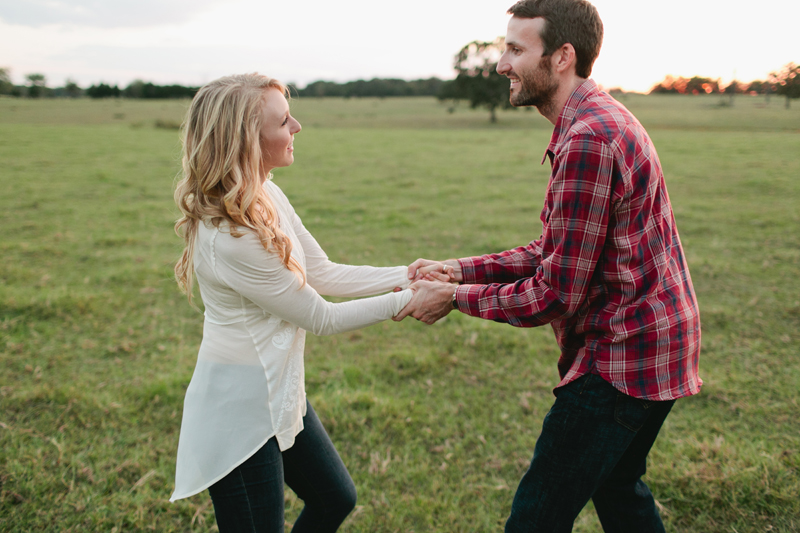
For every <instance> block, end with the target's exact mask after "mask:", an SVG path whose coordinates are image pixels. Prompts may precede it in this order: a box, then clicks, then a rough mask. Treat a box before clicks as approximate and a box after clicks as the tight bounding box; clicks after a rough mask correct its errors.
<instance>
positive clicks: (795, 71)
mask: <svg viewBox="0 0 800 533" xmlns="http://www.w3.org/2000/svg"><path fill="white" fill-rule="evenodd" d="M769 81H770V82H771V83H774V84H775V89H776V90H775V92H776V93H777V94H780V95H783V96H785V97H786V109H789V101H790V100H791V99H792V98H800V65H795V64H794V63H788V64H786V65H784V67H783V68H782V69H781V70H780V71H778V72H771V73H770V75H769Z"/></svg>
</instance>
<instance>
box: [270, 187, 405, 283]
mask: <svg viewBox="0 0 800 533" xmlns="http://www.w3.org/2000/svg"><path fill="white" fill-rule="evenodd" d="M267 187H268V193H269V194H270V195H271V197H272V198H273V201H276V202H278V203H280V204H281V206H282V207H283V211H284V212H285V213H287V214H288V218H289V219H290V223H291V224H292V229H294V232H295V234H296V235H297V238H298V240H299V241H300V243H299V244H300V246H302V248H303V252H304V254H305V258H306V276H307V279H308V284H309V285H311V286H312V287H314V289H315V290H316V291H317V292H319V293H320V294H325V295H327V296H345V297H349V298H355V297H359V296H372V295H373V294H381V293H384V292H388V291H391V290H393V289H395V288H396V287H400V288H401V289H405V288H407V287H408V285H409V282H410V280H409V279H408V278H407V276H406V272H407V268H406V267H404V266H399V267H373V266H354V265H341V264H339V263H334V262H332V261H331V260H330V259H328V256H327V254H326V253H325V252H324V251H323V249H322V247H321V246H320V245H319V243H317V240H316V239H315V238H314V236H313V235H311V232H309V231H308V230H307V229H306V227H305V226H304V225H303V221H302V220H301V219H300V217H299V216H298V214H297V213H296V212H295V210H294V207H293V206H292V204H291V202H289V199H288V198H286V195H285V194H283V191H281V189H280V187H278V186H277V185H276V184H275V183H273V182H272V181H269V182H267Z"/></svg>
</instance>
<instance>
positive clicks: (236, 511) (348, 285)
mask: <svg viewBox="0 0 800 533" xmlns="http://www.w3.org/2000/svg"><path fill="white" fill-rule="evenodd" d="M287 97H288V95H287V92H286V88H285V87H284V86H283V85H281V84H280V83H279V82H277V81H276V80H273V79H270V78H268V77H266V76H261V75H258V74H247V75H240V76H229V77H225V78H221V79H219V80H216V81H213V82H211V83H209V84H208V85H206V86H204V87H202V88H201V89H200V90H199V91H198V93H197V95H196V96H195V97H194V100H193V101H192V104H191V107H190V108H189V111H188V114H187V118H186V122H185V125H184V129H185V131H184V142H183V179H182V180H181V181H180V182H179V183H178V185H177V188H176V191H175V201H176V202H177V204H178V206H179V208H180V210H181V212H182V213H183V216H182V218H181V219H180V220H179V221H178V222H177V223H176V225H175V227H176V231H178V233H179V234H182V235H183V237H184V239H185V240H186V249H185V250H184V253H183V256H182V257H181V259H180V261H178V264H177V265H176V266H175V275H176V278H177V281H178V284H179V286H180V287H181V288H182V289H183V290H184V291H185V292H186V294H187V295H188V297H189V300H190V301H191V294H192V284H193V277H194V275H196V277H197V281H198V285H199V286H200V294H201V296H202V299H203V303H204V304H205V322H204V325H203V341H202V344H201V345H200V351H199V354H198V360H197V366H196V368H195V371H194V375H193V376H192V381H191V383H190V384H189V388H188V389H187V391H186V400H185V402H184V408H183V422H182V424H181V435H180V442H179V444H178V459H177V468H176V474H175V492H174V493H173V495H172V497H171V498H170V500H171V501H175V500H177V499H180V498H185V497H187V496H191V495H193V494H197V493H198V492H200V491H202V490H204V489H209V492H210V494H211V499H212V501H213V503H214V512H215V514H216V517H217V523H218V526H219V530H220V531H221V532H222V533H225V532H229V531H232V532H242V531H247V532H251V531H252V532H256V531H259V532H260V531H269V532H275V531H283V525H284V517H283V512H284V499H283V484H284V481H285V482H286V484H287V485H289V487H290V488H292V490H294V491H295V492H296V493H297V495H298V496H299V497H300V498H301V499H302V500H303V501H304V503H305V508H304V509H303V511H302V513H301V514H300V517H299V518H298V519H297V521H296V522H295V524H294V528H293V529H292V531H293V532H294V533H300V532H303V531H315V532H323V531H336V529H337V528H338V526H339V525H340V524H341V522H342V521H343V520H344V519H345V517H346V516H347V515H348V514H349V512H350V511H351V510H352V509H353V507H354V506H355V498H356V495H355V486H354V485H353V481H352V479H351V478H350V475H349V473H348V472H347V469H346V468H345V466H344V464H343V463H342V460H341V459H340V457H339V455H338V453H337V452H336V449H335V448H334V447H333V444H332V443H331V441H330V438H329V437H328V435H327V433H326V432H325V429H324V428H323V427H322V425H321V424H320V422H319V419H318V418H317V416H316V414H315V413H314V410H313V409H312V407H311V405H310V404H308V402H307V400H306V397H305V390H304V383H303V382H304V378H303V375H304V372H303V346H304V342H305V330H309V331H311V332H313V333H314V334H316V335H330V334H333V333H339V332H343V331H348V330H352V329H356V328H361V327H364V326H368V325H370V324H375V323H377V322H380V321H382V320H386V319H389V318H392V317H393V316H394V315H396V314H397V313H398V312H399V311H400V310H401V309H402V308H403V307H404V306H405V305H406V304H407V303H408V301H409V300H410V299H411V290H408V289H407V290H403V291H399V292H393V293H389V294H385V295H383V296H377V297H374V298H366V299H362V300H355V301H350V302H345V303H337V304H334V303H330V302H327V301H326V300H324V299H323V298H322V297H321V296H320V295H319V294H327V295H331V296H350V297H354V296H366V295H371V294H377V293H382V292H387V291H391V290H392V289H394V288H395V287H407V286H408V280H407V278H406V268H405V267H402V266H399V267H393V268H375V267H369V266H347V265H338V264H335V263H332V262H330V261H329V260H328V258H327V256H326V255H325V253H324V252H323V251H322V249H321V248H320V247H319V245H318V244H317V242H316V241H315V240H314V238H313V237H312V236H311V234H310V233H309V232H308V230H306V228H305V227H303V224H302V222H301V221H300V218H299V217H298V216H297V214H296V213H295V211H294V209H293V208H292V206H291V204H290V203H289V200H287V198H286V196H284V194H283V192H281V190H280V189H279V188H278V186H277V185H275V184H274V183H273V182H272V181H271V177H272V174H271V171H272V170H273V169H275V168H278V167H285V166H288V165H291V164H292V162H293V161H294V153H293V152H294V147H293V140H294V135H295V134H296V133H297V132H299V131H300V124H299V123H298V122H297V121H296V120H295V119H294V118H293V117H292V116H291V114H290V113H289V104H288V102H287Z"/></svg>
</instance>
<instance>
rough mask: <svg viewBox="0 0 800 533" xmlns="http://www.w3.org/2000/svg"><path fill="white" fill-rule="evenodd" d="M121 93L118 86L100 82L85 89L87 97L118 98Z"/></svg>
mask: <svg viewBox="0 0 800 533" xmlns="http://www.w3.org/2000/svg"><path fill="white" fill-rule="evenodd" d="M121 94H122V91H120V89H119V87H118V86H116V85H114V86H113V87H112V86H111V85H108V84H106V83H100V84H98V85H90V86H89V88H88V89H86V95H87V96H89V98H119V97H120V95H121Z"/></svg>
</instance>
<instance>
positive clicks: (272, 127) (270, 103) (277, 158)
mask: <svg viewBox="0 0 800 533" xmlns="http://www.w3.org/2000/svg"><path fill="white" fill-rule="evenodd" d="M261 121H262V124H261V158H262V162H263V165H264V173H265V174H268V173H269V172H270V171H271V170H272V169H274V168H278V167H288V166H289V165H291V164H292V162H294V155H293V152H294V146H293V142H294V134H295V133H297V132H298V131H300V123H299V122H297V121H296V120H295V119H294V117H292V115H290V114H289V102H287V101H286V97H284V96H283V93H282V92H281V91H279V90H278V89H267V94H266V95H265V96H264V103H263V104H262V107H261Z"/></svg>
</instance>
